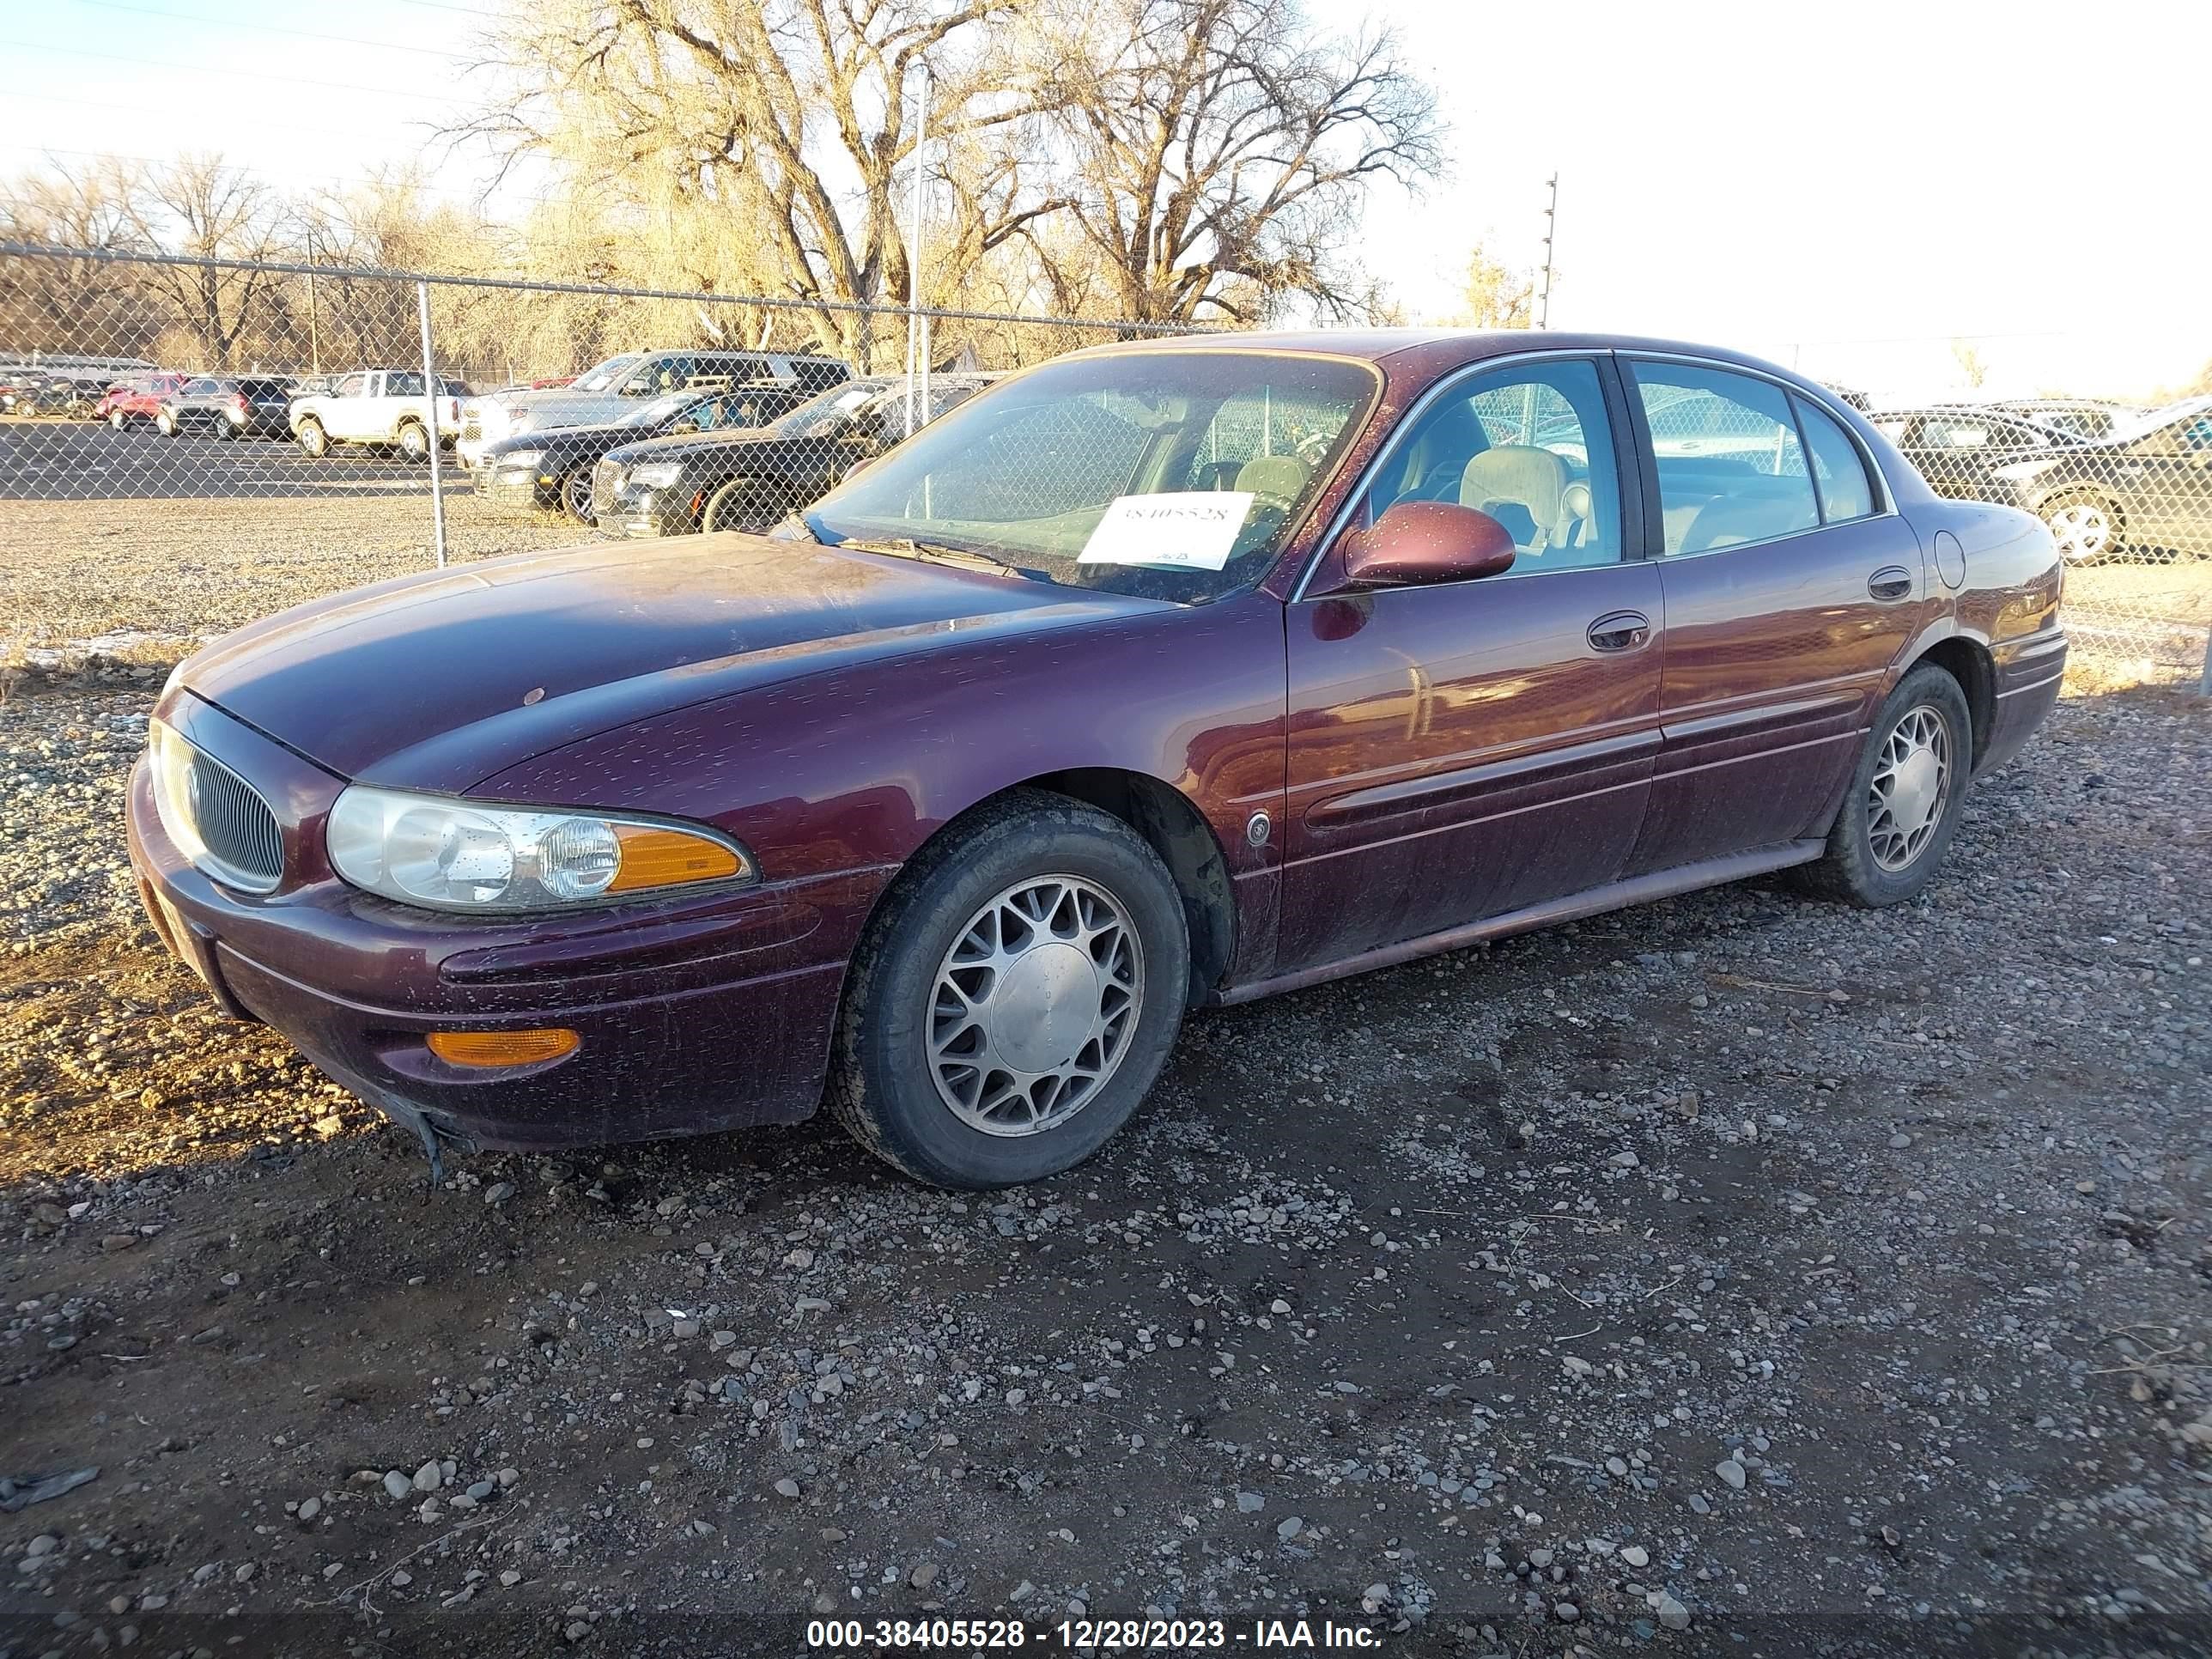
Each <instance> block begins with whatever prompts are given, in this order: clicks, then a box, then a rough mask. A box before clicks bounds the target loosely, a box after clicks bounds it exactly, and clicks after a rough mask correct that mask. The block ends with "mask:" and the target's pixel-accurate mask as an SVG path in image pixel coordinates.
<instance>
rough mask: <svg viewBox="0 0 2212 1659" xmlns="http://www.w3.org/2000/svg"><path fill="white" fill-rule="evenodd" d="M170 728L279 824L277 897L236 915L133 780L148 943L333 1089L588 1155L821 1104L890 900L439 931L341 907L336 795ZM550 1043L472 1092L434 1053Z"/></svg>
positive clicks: (716, 903) (345, 894)
mask: <svg viewBox="0 0 2212 1659" xmlns="http://www.w3.org/2000/svg"><path fill="white" fill-rule="evenodd" d="M174 701H175V702H176V704H177V705H178V706H177V707H176V708H173V709H171V710H170V711H169V712H168V714H167V716H166V717H167V718H169V719H170V723H171V724H172V725H173V726H178V728H179V730H181V731H182V732H184V734H185V737H186V738H188V739H189V740H190V741H191V742H192V743H194V744H197V746H199V747H200V748H202V749H204V750H208V751H209V752H210V753H212V754H215V755H216V757H217V758H219V759H221V760H222V762H223V763H224V764H225V765H227V766H229V767H231V768H232V769H234V770H235V771H237V772H239V773H240V775H242V776H244V777H246V779H248V780H249V781H252V783H253V784H254V785H255V786H256V787H258V788H259V789H260V790H261V792H262V793H264V796H265V797H266V798H267V799H270V800H272V801H275V802H277V803H280V804H281V805H280V817H285V818H286V819H287V820H288V821H287V823H286V828H285V840H286V866H287V872H288V874H287V884H286V886H285V887H284V888H283V889H282V890H279V891H278V892H276V893H275V894H271V895H270V896H266V897H254V896H247V895H244V894H239V893H234V892H232V891H230V890H228V889H226V888H224V887H222V885H221V884H218V883H216V882H215V881H213V880H211V879H210V878H208V877H207V876H206V875H204V874H203V873H202V872H200V871H198V870H197V869H196V868H194V867H193V866H191V864H189V863H188V862H186V861H185V859H184V857H183V856H182V855H181V854H179V852H178V850H177V849H176V848H175V846H174V845H173V843H172V842H170V841H169V839H168V837H167V834H166V833H165V832H164V830H163V829H162V827H161V819H160V816H159V814H158V812H157V811H156V810H155V805H154V801H153V793H152V789H151V785H150V781H149V769H148V766H147V764H146V763H145V762H144V761H143V760H142V761H141V762H140V763H139V764H138V766H137V769H136V770H135V771H134V772H133V773H132V775H131V789H130V802H129V835H130V849H131V866H132V869H133V872H135V874H136V876H137V884H138V891H139V895H140V897H141V899H142V901H143V902H144V904H145V906H146V908H147V913H148V915H149V917H150V918H151V919H152V921H153V923H154V927H155V931H156V932H157V933H160V934H161V938H162V939H163V940H164V941H165V943H167V945H169V947H170V948H171V949H172V950H173V951H175V952H176V954H177V955H178V956H179V957H181V958H182V959H183V960H184V961H185V963H187V965H189V966H191V968H192V969H194V970H195V971H196V972H197V974H198V975H200V977H201V978H202V979H203V980H204V981H206V983H207V985H208V987H209V990H210V994H212V995H213V996H214V998H215V1000H216V1004H217V1005H218V1006H220V1007H222V1010H223V1011H224V1012H226V1013H228V1014H230V1015H231V1016H233V1017H234V1018H248V1019H256V1020H259V1021H261V1022H263V1023H264V1024H268V1025H270V1026H272V1027H274V1028H275V1029H276V1030H278V1031H280V1032H282V1033H283V1035H284V1036H285V1037H287V1038H288V1039H289V1041H290V1042H292V1043H293V1045H294V1046H295V1048H298V1049H299V1050H300V1052H301V1054H305V1055H306V1056H307V1059H308V1060H311V1061H313V1063H314V1064H315V1065H316V1066H319V1067H320V1068H321V1069H322V1070H324V1071H325V1072H326V1073H329V1074H330V1075H331V1077H332V1078H334V1079H336V1080H337V1081H338V1082H340V1083H342V1084H343V1085H346V1086H347V1087H349V1088H350V1089H352V1090H353V1091H355V1092H356V1093H358V1094H361V1095H362V1096H363V1097H365V1098H367V1099H368V1100H370V1101H371V1102H372V1103H374V1104H376V1105H378V1106H380V1107H381V1108H383V1109H385V1110H386V1112H387V1113H389V1114H391V1115H392V1116H394V1117H395V1118H399V1119H401V1120H402V1121H406V1122H408V1123H409V1125H410V1127H417V1128H418V1129H419V1124H418V1123H417V1122H416V1115H419V1117H420V1118H421V1119H423V1120H427V1121H428V1123H429V1124H430V1125H431V1126H432V1127H435V1129H437V1130H438V1131H439V1132H440V1133H441V1135H442V1136H443V1137H445V1138H448V1139H459V1140H462V1141H464V1142H468V1143H473V1144H475V1145H477V1146H486V1147H506V1148H516V1149H550V1148H555V1147H563V1146H599V1145H606V1144H610V1143H614V1142H621V1141H631V1140H645V1139H660V1138H664V1137H668V1136H675V1135H687V1134H698V1133H711V1132H714V1131H718V1130H724V1129H732V1128H742V1127H750V1126H753V1125H757V1124H765V1123H787V1122H793V1121H798V1120H799V1119H801V1118H804V1117H806V1116H808V1115H811V1113H812V1112H813V1111H814V1109H815V1108H816V1106H817V1104H818V1103H819V1101H820V1097H821V1091H822V1082H823V1074H824V1072H825V1069H826V1066H827V1063H828V1055H829V1037H830V1032H831V1029H832V1027H833V1025H834V1024H835V1022H836V1012H837V1002H838V995H839V990H840V987H841V986H842V981H843V975H844V968H845V958H846V957H847V955H848V953H849V951H850V948H851V944H852V941H853V940H854V939H855V938H857V936H858V933H859V929H860V925H861V923H862V921H864V920H865V918H866V914H867V910H868V908H869V907H870V905H872V902H873V901H874V898H875V896H876V894H877V893H878V892H879V891H880V890H881V886H882V878H881V877H880V876H879V875H877V874H874V873H872V872H859V873H856V874H853V875H841V876H837V877H831V878H823V879H821V880H815V881H810V882H806V883H801V884H782V885H771V886H766V887H759V888H750V889H741V890H722V891H720V892H715V893H711V894H710V893H702V894H698V895H694V896H688V897H686V898H683V899H664V900H660V901H657V902H651V903H648V904H642V905H639V906H635V907H631V906H623V907H619V908H607V909H599V910H592V911H584V912H578V913H575V914H574V915H563V916H558V917H537V918H531V917H520V918H501V919H497V920H494V919H490V918H476V917H455V916H449V915H437V914H435V913H431V912H426V911H419V910H413V909H410V908H408V907H405V906H403V905H397V904H392V903H390V902H386V901H385V900H382V899H380V898H377V897H375V896H372V895H368V894H363V893H361V892H358V891H356V890H354V889H352V888H350V887H348V886H346V885H345V884H343V882H340V881H338V880H337V878H335V877H334V876H332V875H331V874H330V872H329V870H328V867H327V866H326V865H325V864H324V863H323V862H322V860H321V858H320V854H319V847H320V842H321V823H322V819H323V817H324V815H325V814H326V813H327V811H329V807H330V804H331V801H332V800H334V799H336V797H337V791H338V789H339V787H341V785H340V782H339V781H338V780H337V779H335V778H332V777H331V776H330V775H328V774H326V773H324V772H322V771H320V770H319V769H317V768H314V767H312V766H310V765H308V764H307V763H305V762H303V761H301V760H300V759H299V758H298V757H296V756H294V755H292V754H290V753H289V751H288V750H283V749H281V748H279V747H278V746H277V745H276V744H273V743H270V741H269V740H268V739H266V738H263V737H261V736H260V734H259V733H258V732H253V731H252V730H251V729H250V728H247V727H245V726H240V724H239V723H238V722H236V721H234V720H230V719H229V718H228V716H226V715H223V714H221V713H220V712H219V711H216V710H214V709H213V708H210V707H209V706H208V705H206V704H204V703H199V702H197V700H196V699H192V698H191V697H190V696H179V697H178V698H176V699H175V700H174ZM545 1026H560V1027H565V1028H567V1029H568V1030H574V1031H575V1032H576V1033H577V1034H578V1036H579V1037H580V1042H579V1043H578V1045H577V1047H576V1048H575V1049H574V1051H573V1052H572V1053H570V1054H567V1055H564V1056H563V1057H562V1058H560V1059H558V1060H550V1061H544V1062H538V1063H535V1064H530V1065H523V1066H511V1067H501V1068H496V1069H483V1070H478V1069H472V1068H469V1067H465V1066H454V1065H451V1064H448V1063H447V1062H446V1061H444V1060H440V1059H438V1058H437V1057H436V1056H435V1055H434V1054H431V1053H430V1051H429V1049H428V1048H427V1047H426V1046H425V1044H424V1038H425V1037H426V1036H428V1033H430V1032H432V1031H435V1030H474V1031H497V1030H523V1029H532V1028H538V1027H545Z"/></svg>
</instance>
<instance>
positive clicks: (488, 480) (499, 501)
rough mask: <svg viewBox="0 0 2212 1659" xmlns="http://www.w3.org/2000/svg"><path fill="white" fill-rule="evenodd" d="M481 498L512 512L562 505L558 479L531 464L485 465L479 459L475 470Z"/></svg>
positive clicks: (473, 469)
mask: <svg viewBox="0 0 2212 1659" xmlns="http://www.w3.org/2000/svg"><path fill="white" fill-rule="evenodd" d="M471 476H472V477H474V479H475V481H476V492H477V500H478V501H482V502H483V503H484V504H485V505H486V506H487V507H495V508H503V509H506V510H507V511H510V512H522V511H525V510H540V511H542V510H544V509H545V508H548V507H558V506H559V505H560V504H561V501H560V497H559V495H557V493H556V490H557V488H558V487H557V486H556V484H555V483H554V482H553V481H552V480H551V479H550V478H547V477H544V476H542V475H541V474H540V473H539V472H538V470H537V468H535V467H529V466H485V465H483V462H482V460H481V459H479V460H478V462H477V465H475V467H473V468H472V469H471Z"/></svg>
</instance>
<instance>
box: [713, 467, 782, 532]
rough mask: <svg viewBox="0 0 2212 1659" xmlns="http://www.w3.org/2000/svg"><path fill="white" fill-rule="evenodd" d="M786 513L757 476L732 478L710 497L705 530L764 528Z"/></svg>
mask: <svg viewBox="0 0 2212 1659" xmlns="http://www.w3.org/2000/svg"><path fill="white" fill-rule="evenodd" d="M782 516H783V504H782V502H781V501H778V500H777V499H776V498H775V495H773V494H772V493H771V492H770V491H769V488H768V486H767V485H765V484H763V483H761V482H760V481H759V480H758V479H757V478H732V479H731V480H730V481H729V483H726V484H724V485H722V486H721V487H720V489H717V490H715V492H714V494H713V495H709V496H708V498H707V510H706V511H705V512H704V513H702V514H701V515H700V518H699V527H700V528H701V529H702V530H706V531H715V530H765V529H767V528H768V526H770V525H772V524H774V523H775V521H776V520H778V519H781V517H782Z"/></svg>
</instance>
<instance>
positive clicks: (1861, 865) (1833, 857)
mask: <svg viewBox="0 0 2212 1659" xmlns="http://www.w3.org/2000/svg"><path fill="white" fill-rule="evenodd" d="M1972 769H1973V719H1972V715H1971V714H1968V712H1967V709H1966V693H1965V692H1963V691H1961V690H1960V689H1959V682H1958V681H1956V680H1954V679H1953V678H1951V676H1950V675H1949V674H1948V673H1947V672H1945V671H1943V670H1942V669H1941V668H1938V667H1937V666H1936V665H1935V664H1933V663H1923V664H1922V665H1920V666H1919V667H1917V668H1915V669H1914V670H1912V671H1911V672H1910V673H1908V674H1907V675H1906V676H1905V678H1903V679H1902V680H1900V681H1899V682H1898V686H1897V690H1894V691H1893V692H1891V693H1890V694H1889V696H1888V697H1887V700H1886V701H1885V702H1883V703H1882V706H1881V712H1880V713H1879V714H1877V715H1876V716H1875V722H1874V728H1873V730H1872V731H1870V732H1869V733H1868V734H1867V744H1866V748H1865V750H1863V752H1862V753H1861V754H1860V756H1859V763H1858V765H1857V767H1856V768H1855V769H1853V770H1852V773H1851V781H1850V792H1849V793H1847V794H1846V795H1845V796H1844V805H1843V810H1842V811H1839V812H1838V813H1837V814H1836V822H1835V823H1834V825H1833V826H1832V828H1831V829H1829V831H1828V846H1827V850H1826V853H1825V854H1822V856H1821V858H1820V861H1819V862H1818V863H1816V864H1812V865H1808V866H1805V868H1804V870H1803V872H1802V874H1803V879H1804V882H1805V884H1806V885H1807V886H1808V887H1809V888H1811V889H1812V890H1814V892H1816V893H1819V894H1820V895H1821V896H1824V897H1827V898H1833V899H1840V900H1842V901H1844V902H1846V903H1849V904H1857V905H1863V906H1865V907H1867V908H1880V907H1881V906H1883V905H1887V904H1898V903H1901V902H1904V901H1905V900H1906V899H1909V898H1911V897H1912V896H1914V895H1915V894H1917V893H1918V892H1919V891H1920V890H1921V889H1922V888H1923V887H1925V886H1927V884H1929V881H1930V880H1931V879H1932V878H1934V876H1935V874H1936V866H1937V865H1939V864H1941V863H1942V861H1943V853H1944V850H1945V849H1946V848H1948V847H1949V846H1950V844H1951V837H1952V836H1953V834H1954V833H1955V832H1956V830H1957V829H1958V827H1959V813H1960V810H1961V808H1962V807H1963V806H1964V805H1965V802H1966V779H1967V775H1968V774H1969V773H1971V772H1972Z"/></svg>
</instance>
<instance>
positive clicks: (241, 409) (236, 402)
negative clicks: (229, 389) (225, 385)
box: [230, 392, 246, 415]
mask: <svg viewBox="0 0 2212 1659" xmlns="http://www.w3.org/2000/svg"><path fill="white" fill-rule="evenodd" d="M230 406H231V409H232V410H234V412H235V413H237V414H240V415H244V414H245V413H246V396H245V394H244V393H243V392H240V393H238V394H236V395H234V396H233V397H232V398H231V400H230Z"/></svg>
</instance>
